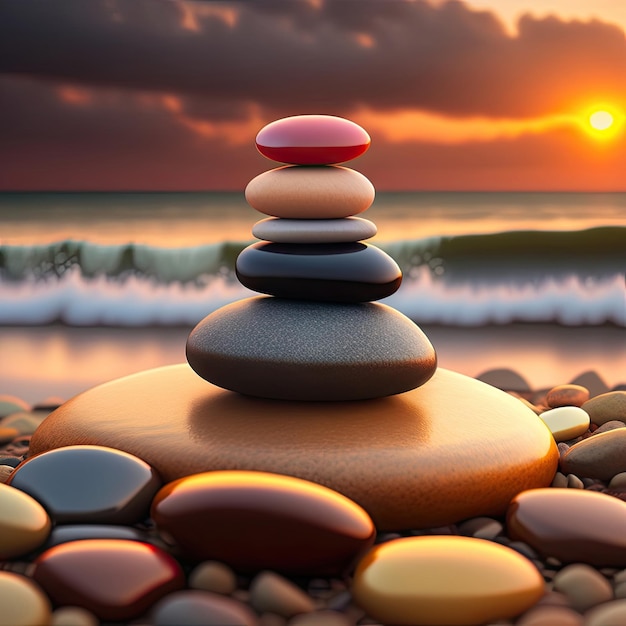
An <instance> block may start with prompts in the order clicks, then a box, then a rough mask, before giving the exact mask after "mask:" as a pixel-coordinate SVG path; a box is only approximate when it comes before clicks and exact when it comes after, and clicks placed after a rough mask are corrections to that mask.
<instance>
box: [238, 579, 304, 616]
mask: <svg viewBox="0 0 626 626" xmlns="http://www.w3.org/2000/svg"><path fill="white" fill-rule="evenodd" d="M250 604H251V605H252V607H253V608H254V609H255V611H257V612H258V613H266V612H269V613H276V614H277V615H282V616H283V617H285V618H287V619H289V618H291V617H294V616H295V615H299V614H302V613H310V612H311V611H313V610H314V609H315V603H314V602H313V599H312V598H311V597H310V596H309V595H308V594H306V593H305V592H304V591H302V589H300V587H298V586H297V585H295V584H294V583H293V582H291V581H290V580H287V579H286V578H284V577H283V576H280V575H278V574H276V573H275V572H270V571H263V572H260V573H259V574H257V575H256V576H255V577H254V578H253V579H252V582H251V583H250Z"/></svg>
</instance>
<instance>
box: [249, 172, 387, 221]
mask: <svg viewBox="0 0 626 626" xmlns="http://www.w3.org/2000/svg"><path fill="white" fill-rule="evenodd" d="M245 195H246V200H247V201H248V204H249V205H250V206H251V207H252V208H254V209H256V210H257V211H260V212H261V213H265V214H266V215H271V216H273V217H286V218H292V219H333V218H340V217H349V216H351V215H356V214H357V213H362V212H363V211H365V210H367V209H368V208H369V207H370V206H371V204H372V202H374V197H375V195H376V192H375V190H374V185H372V183H371V182H370V181H369V180H368V179H367V178H366V177H365V176H363V174H361V173H360V172H357V171H356V170H352V169H350V168H348V167H342V166H341V165H329V166H316V167H298V166H291V165H288V166H285V167H278V168H276V169H273V170H269V171H267V172H263V173H262V174H259V175H258V176H256V177H255V178H253V179H252V180H251V181H250V182H249V183H248V185H247V187H246V190H245Z"/></svg>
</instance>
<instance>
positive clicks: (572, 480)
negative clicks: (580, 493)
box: [567, 474, 585, 489]
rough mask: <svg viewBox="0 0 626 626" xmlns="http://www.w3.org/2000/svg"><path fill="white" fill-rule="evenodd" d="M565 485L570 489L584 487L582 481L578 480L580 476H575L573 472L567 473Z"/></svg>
mask: <svg viewBox="0 0 626 626" xmlns="http://www.w3.org/2000/svg"><path fill="white" fill-rule="evenodd" d="M567 486H568V487H569V488H570V489H584V488H585V485H584V484H583V481H582V480H580V478H578V476H576V475H575V474H568V475H567Z"/></svg>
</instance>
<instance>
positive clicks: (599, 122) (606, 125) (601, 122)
mask: <svg viewBox="0 0 626 626" xmlns="http://www.w3.org/2000/svg"><path fill="white" fill-rule="evenodd" d="M614 124H615V118H614V117H613V115H611V113H609V112H608V111H602V110H601V111H594V112H593V113H592V114H591V115H590V116H589V125H590V126H591V128H593V129H594V130H598V131H604V130H609V129H610V128H611V127H612V126H613V125H614Z"/></svg>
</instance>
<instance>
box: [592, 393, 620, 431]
mask: <svg viewBox="0 0 626 626" xmlns="http://www.w3.org/2000/svg"><path fill="white" fill-rule="evenodd" d="M582 408H583V409H584V410H585V411H587V413H589V417H590V418H591V421H592V422H593V423H594V424H597V425H598V426H602V424H604V423H605V422H609V421H612V420H619V421H621V422H624V421H626V391H609V392H608V393H603V394H601V395H599V396H596V397H595V398H591V400H587V402H585V403H584V404H583V405H582Z"/></svg>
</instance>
